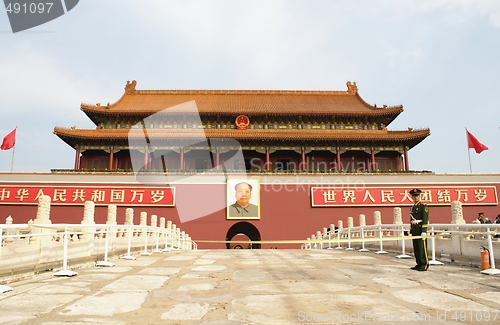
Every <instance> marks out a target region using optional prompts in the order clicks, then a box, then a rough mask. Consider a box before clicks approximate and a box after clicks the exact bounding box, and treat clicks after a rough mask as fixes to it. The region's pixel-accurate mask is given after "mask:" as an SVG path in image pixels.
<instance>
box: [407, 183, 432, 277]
mask: <svg viewBox="0 0 500 325" xmlns="http://www.w3.org/2000/svg"><path fill="white" fill-rule="evenodd" d="M420 193H422V191H421V190H419V189H418V188H414V189H412V190H411V191H410V195H411V197H412V199H413V203H414V204H413V206H412V207H411V210H410V218H411V220H410V223H411V227H410V232H411V235H412V236H425V235H427V224H428V223H429V207H428V206H427V205H425V204H422V202H420ZM413 253H414V254H415V260H416V262H417V265H415V266H414V267H412V268H411V269H412V270H417V271H427V268H429V258H428V256H427V239H425V238H418V239H413Z"/></svg>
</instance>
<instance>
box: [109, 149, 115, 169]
mask: <svg viewBox="0 0 500 325" xmlns="http://www.w3.org/2000/svg"><path fill="white" fill-rule="evenodd" d="M113 155H114V149H113V148H111V149H110V150H109V170H113Z"/></svg>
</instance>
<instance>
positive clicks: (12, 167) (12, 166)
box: [10, 124, 17, 173]
mask: <svg viewBox="0 0 500 325" xmlns="http://www.w3.org/2000/svg"><path fill="white" fill-rule="evenodd" d="M16 137H17V124H16ZM15 151H16V144H15V143H14V148H12V163H11V164H10V172H11V173H12V170H13V169H14V152H15Z"/></svg>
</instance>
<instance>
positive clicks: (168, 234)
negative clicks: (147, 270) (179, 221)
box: [162, 220, 172, 252]
mask: <svg viewBox="0 0 500 325" xmlns="http://www.w3.org/2000/svg"><path fill="white" fill-rule="evenodd" d="M171 229H172V221H170V220H168V221H167V227H166V229H164V231H165V247H164V248H163V250H162V251H163V252H170V248H168V239H169V238H170V230H171ZM170 240H172V239H170Z"/></svg>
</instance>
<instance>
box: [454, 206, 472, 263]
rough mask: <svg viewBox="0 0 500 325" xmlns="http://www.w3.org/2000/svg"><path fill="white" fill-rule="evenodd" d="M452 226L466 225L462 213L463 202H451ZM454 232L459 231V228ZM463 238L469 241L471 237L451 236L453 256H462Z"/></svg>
mask: <svg viewBox="0 0 500 325" xmlns="http://www.w3.org/2000/svg"><path fill="white" fill-rule="evenodd" d="M450 207H451V224H454V225H464V224H465V220H464V215H463V211H462V202H460V201H453V202H451V205H450ZM452 230H459V228H458V227H456V228H454V229H452ZM462 238H464V239H469V238H470V235H467V236H462V235H453V236H451V243H452V254H460V255H461V254H462Z"/></svg>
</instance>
